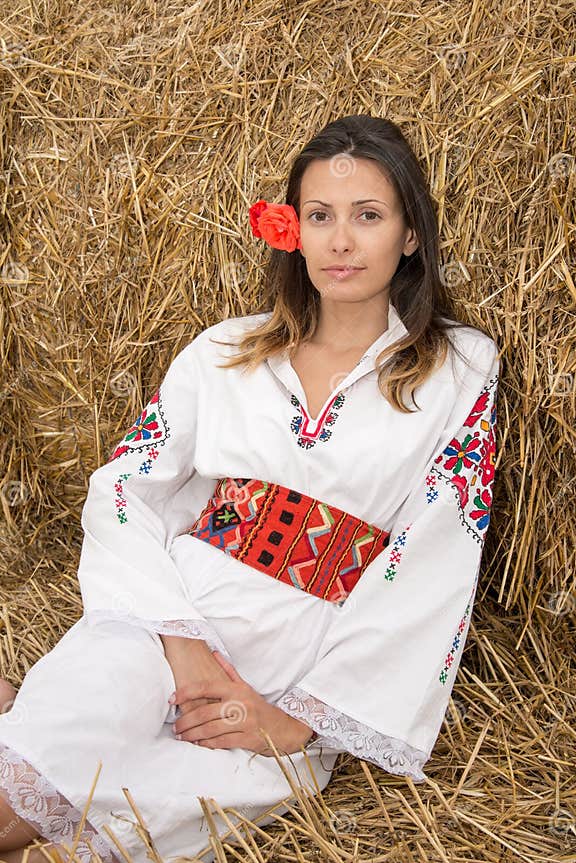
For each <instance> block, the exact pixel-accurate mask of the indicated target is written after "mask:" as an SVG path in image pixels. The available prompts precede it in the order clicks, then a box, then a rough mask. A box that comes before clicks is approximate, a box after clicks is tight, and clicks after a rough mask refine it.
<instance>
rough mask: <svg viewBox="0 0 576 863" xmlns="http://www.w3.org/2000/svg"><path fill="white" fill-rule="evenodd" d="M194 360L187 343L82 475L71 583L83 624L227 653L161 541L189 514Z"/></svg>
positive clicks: (196, 372)
mask: <svg viewBox="0 0 576 863" xmlns="http://www.w3.org/2000/svg"><path fill="white" fill-rule="evenodd" d="M197 365H198V359H197V357H196V355H195V343H194V341H193V342H191V343H190V344H189V345H187V346H186V347H185V348H184V349H183V350H182V351H181V352H180V353H179V354H178V355H177V356H176V358H175V359H174V360H173V361H172V364H171V365H170V367H169V369H168V372H167V373H166V376H165V378H164V380H163V381H162V383H161V384H160V386H159V388H158V389H157V390H156V392H155V393H154V394H153V395H152V397H151V399H150V400H149V402H148V403H147V405H146V406H145V407H144V409H143V410H142V411H141V413H140V414H139V416H138V417H137V418H136V420H135V421H134V423H133V424H132V425H131V426H130V428H129V429H128V430H127V431H126V433H125V435H124V437H123V438H122V440H121V441H120V442H119V444H118V445H117V446H116V447H115V448H114V450H113V451H112V453H111V454H110V457H109V458H108V461H107V462H106V463H105V464H103V465H102V466H101V467H99V468H97V470H95V471H94V473H93V474H92V475H91V477H90V482H89V488H88V494H87V497H86V501H85V504H84V507H83V510H82V518H81V521H82V527H83V529H84V540H83V544H82V550H81V555H80V563H79V568H78V580H79V583H80V589H81V593H82V601H83V604H84V613H85V615H86V618H87V620H88V623H90V624H92V623H97V622H98V621H99V620H111V619H112V620H114V619H121V620H123V621H124V622H126V623H131V624H134V625H137V626H142V627H144V628H147V629H149V630H151V631H154V632H158V633H162V634H167V635H180V636H184V637H187V638H200V639H203V640H205V641H206V642H207V643H208V645H209V646H210V647H211V648H212V649H218V650H221V651H222V653H223V654H224V656H226V657H228V658H229V653H228V651H227V650H226V647H225V645H224V644H223V643H222V641H221V639H220V637H219V636H218V634H217V632H216V631H215V630H214V629H213V627H212V626H211V624H209V623H208V622H207V621H206V619H205V618H204V617H203V615H202V614H200V612H199V611H198V610H197V609H196V608H195V607H194V605H193V603H192V602H191V601H190V599H189V597H188V595H187V590H186V584H185V582H184V581H183V579H182V577H181V575H180V572H179V571H178V568H177V566H176V563H175V561H174V560H173V558H172V557H171V555H170V543H171V541H172V539H173V538H174V537H175V536H176V535H177V534H178V533H180V532H181V531H182V530H184V528H185V527H186V525H187V524H188V523H189V520H190V517H191V501H192V497H191V493H190V480H191V479H192V478H193V476H194V474H195V473H196V471H195V468H194V453H195V441H196V426H197V392H198V381H199V370H198V368H197Z"/></svg>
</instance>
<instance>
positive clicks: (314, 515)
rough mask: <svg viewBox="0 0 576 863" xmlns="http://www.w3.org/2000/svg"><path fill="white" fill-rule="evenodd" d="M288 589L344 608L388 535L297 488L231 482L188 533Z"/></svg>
mask: <svg viewBox="0 0 576 863" xmlns="http://www.w3.org/2000/svg"><path fill="white" fill-rule="evenodd" d="M183 532H184V533H189V534H191V535H192V536H195V537H197V538H198V539H202V540H204V542H209V543H210V545H213V546H215V548H220V549H222V551H225V552H226V554H229V555H232V557H235V558H236V559H237V560H239V561H242V562H243V563H247V564H248V565H249V566H252V567H254V568H255V569H259V570H260V571H261V572H265V573H266V575H271V576H272V577H273V578H277V579H278V580H279V581H283V582H285V584H291V585H293V586H294V587H298V588H300V590H305V591H307V592H308V593H311V594H314V596H319V597H321V598H322V599H326V600H328V601H329V602H336V603H338V604H339V605H341V604H342V603H343V602H344V601H345V599H346V597H347V596H348V594H349V593H350V591H351V590H352V588H353V587H354V585H355V584H356V582H357V581H358V579H359V578H360V576H361V575H362V573H363V572H364V570H365V569H366V567H367V566H368V564H369V563H370V562H371V561H372V560H373V559H374V558H375V557H376V556H377V555H378V554H380V552H381V551H383V550H384V549H385V548H386V546H387V545H388V542H389V537H390V534H389V533H388V532H386V531H385V530H381V529H380V528H378V527H376V526H375V525H373V524H369V523H368V522H366V521H362V519H359V518H356V516H354V515H350V513H347V512H344V510H341V509H338V507H336V506H330V505H329V504H327V503H324V502H323V501H321V500H317V499H316V498H313V497H308V495H305V494H302V493H301V492H297V491H294V489H290V488H287V487H286V486H283V485H278V484H276V483H270V482H265V481H264V480H259V479H239V478H232V477H226V478H224V479H220V480H218V482H217V484H216V488H215V490H214V494H213V495H212V497H211V498H210V499H209V501H208V503H207V504H206V506H205V507H204V509H203V510H202V512H201V513H200V515H199V516H198V518H197V519H196V521H195V522H194V524H193V525H192V527H190V528H188V530H186V531H183Z"/></svg>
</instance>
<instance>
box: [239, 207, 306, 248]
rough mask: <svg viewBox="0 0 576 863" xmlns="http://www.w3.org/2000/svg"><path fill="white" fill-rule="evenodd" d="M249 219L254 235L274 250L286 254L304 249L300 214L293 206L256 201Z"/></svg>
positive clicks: (251, 208) (250, 211)
mask: <svg viewBox="0 0 576 863" xmlns="http://www.w3.org/2000/svg"><path fill="white" fill-rule="evenodd" d="M249 218H250V227H251V228H252V233H253V235H254V236H255V237H257V238H258V239H260V238H261V239H263V240H265V241H266V242H267V243H268V245H269V246H272V248H274V249H282V250H283V251H285V252H293V251H294V249H300V250H301V249H302V245H301V243H300V223H299V221H298V214H297V213H296V210H295V209H294V207H293V206H292V205H291V204H269V203H267V201H256V203H255V204H252V206H251V207H250V210H249Z"/></svg>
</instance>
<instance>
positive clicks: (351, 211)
mask: <svg viewBox="0 0 576 863" xmlns="http://www.w3.org/2000/svg"><path fill="white" fill-rule="evenodd" d="M360 202H364V203H360ZM298 215H299V220H300V238H301V243H302V254H303V255H304V257H305V258H306V267H307V270H308V275H309V277H310V280H311V282H312V284H313V285H314V286H315V287H316V289H317V290H318V291H319V293H320V294H321V296H322V297H323V298H326V299H328V300H331V301H342V302H357V301H358V300H369V299H371V298H373V297H375V296H377V295H378V294H381V293H382V292H384V293H385V294H386V295H387V294H388V286H389V284H390V280H391V279H392V276H393V275H394V273H395V271H396V267H397V266H398V261H399V260H400V255H401V254H405V255H410V254H412V252H413V251H414V250H415V249H416V248H417V246H418V241H417V239H416V235H415V233H414V232H413V231H412V230H411V229H410V228H408V227H407V226H406V223H405V221H404V218H403V214H402V208H401V203H400V199H399V198H398V196H397V194H396V191H395V189H394V186H393V185H392V183H390V182H389V180H388V179H387V178H386V176H385V175H384V174H383V173H382V171H381V170H380V168H379V167H378V166H377V165H376V163H375V162H373V161H372V160H370V159H354V158H352V157H351V156H348V155H346V154H341V155H338V156H333V157H332V158H331V159H316V160H315V161H313V162H311V163H310V164H309V165H308V167H307V168H306V170H305V172H304V174H303V176H302V182H301V187H300V212H299V214H298ZM330 267H354V268H355V269H354V270H353V271H352V272H351V273H350V274H346V273H345V272H342V271H336V270H330V269H328V268H330Z"/></svg>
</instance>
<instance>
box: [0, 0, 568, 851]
mask: <svg viewBox="0 0 576 863" xmlns="http://www.w3.org/2000/svg"><path fill="white" fill-rule="evenodd" d="M574 25H575V21H574V10H573V5H572V3H571V2H568V0H560V2H558V3H556V4H554V5H552V6H547V7H545V8H544V7H542V8H539V9H538V10H530V11H529V10H528V8H525V7H523V6H522V4H513V5H504V6H503V7H501V8H493V9H492V8H490V9H488V8H483V7H482V6H481V5H478V4H474V3H470V2H462V0H461V2H456V3H453V4H431V3H424V4H422V3H418V4H416V3H412V2H409V0H404V2H402V3H398V4H389V5H387V4H386V3H384V2H369V0H355V2H351V0H327V2H326V0H322V2H319V0H308V2H296V3H293V4H289V5H288V6H282V7H275V6H273V5H270V4H268V3H264V2H257V3H242V2H238V3H234V4H232V3H230V4H228V5H226V4H221V3H216V2H199V3H193V4H191V5H190V4H186V3H184V2H180V0H174V2H172V3H170V4H165V5H163V6H162V5H159V4H156V3H153V2H150V0H133V2H131V3H128V2H126V3H120V2H109V3H96V2H94V0H77V2H75V3H65V4H62V3H57V2H55V0H46V2H45V3H43V4H42V5H41V6H40V7H38V6H35V5H31V4H29V3H25V2H23V0H14V2H13V3H12V4H11V8H10V14H9V15H5V16H4V20H3V21H2V22H1V23H0V76H1V82H2V90H3V101H2V105H1V107H0V122H1V124H2V136H1V141H2V145H1V150H0V161H1V164H0V207H1V217H2V223H1V225H2V227H1V237H0V290H1V292H2V293H1V295H2V303H1V305H0V316H1V317H0V328H1V333H2V339H1V347H0V350H1V361H2V381H1V385H0V407H1V410H2V422H3V434H2V438H1V447H2V451H1V458H2V466H3V469H2V480H1V483H0V486H1V488H0V491H1V493H0V505H1V506H2V512H3V522H2V524H1V525H0V527H1V529H0V546H1V550H2V555H1V557H2V559H1V562H0V567H1V569H2V571H1V575H0V675H3V676H6V677H8V679H9V680H10V681H12V682H13V683H15V684H18V683H19V681H20V680H21V679H22V677H23V675H24V674H25V673H26V671H27V670H28V669H29V668H30V666H31V665H32V664H33V663H34V662H35V661H37V659H39V658H40V656H42V655H43V654H44V653H45V652H47V651H48V650H49V649H50V648H51V647H52V646H53V645H54V644H55V643H56V641H57V640H58V639H59V638H60V637H61V635H62V634H63V633H64V632H65V631H66V630H67V629H68V628H69V627H70V626H71V625H72V623H73V622H74V621H75V620H76V619H77V618H78V617H79V616H80V614H81V602H80V595H79V590H78V586H77V582H76V580H75V571H76V567H77V563H78V557H79V550H80V545H81V541H82V531H81V526H80V518H79V515H80V509H81V506H82V503H83V500H84V498H85V495H86V491H87V483H88V477H89V475H90V473H91V472H92V471H93V470H94V469H95V468H96V467H97V466H98V465H99V464H101V463H102V462H103V461H104V460H105V458H106V457H107V454H108V453H109V452H110V451H111V449H112V448H113V446H114V445H115V444H116V443H117V442H118V440H120V438H121V437H122V435H123V433H124V430H125V428H126V427H127V425H128V424H129V423H130V422H132V420H133V418H134V417H135V416H136V415H137V414H138V412H139V410H140V408H141V407H142V405H143V404H145V402H146V399H147V396H148V395H149V394H150V393H152V392H153V391H154V390H155V388H156V386H157V385H158V383H159V382H160V380H161V378H162V376H163V374H164V372H165V371H166V369H167V367H168V364H169V362H170V359H171V358H172V357H173V356H174V355H175V353H176V352H177V351H178V350H179V349H180V348H181V347H183V346H184V344H185V343H187V342H188V341H189V340H190V339H191V338H192V337H193V335H194V334H195V333H196V332H197V331H198V330H200V329H202V328H204V327H206V326H209V325H210V324H212V323H214V322H216V321H218V320H220V319H222V318H225V317H228V316H230V315H241V314H248V313H250V312H253V311H259V310H260V306H259V302H260V294H259V281H258V278H259V268H260V266H261V264H262V262H263V256H264V255H265V254H266V251H265V249H264V248H263V245H260V244H255V243H254V242H253V239H252V238H251V234H250V230H249V225H248V218H247V209H248V206H249V204H250V203H252V202H254V201H255V200H257V199H259V198H266V199H268V200H278V201H281V200H282V194H283V191H284V189H283V182H284V178H285V176H286V172H287V169H288V166H289V164H290V161H291V159H292V157H293V156H294V155H295V153H296V152H297V151H298V149H299V148H300V146H301V145H302V144H303V143H304V142H305V141H306V140H307V139H308V138H309V136H310V134H311V131H312V130H315V129H319V128H321V126H323V125H324V124H325V123H326V122H328V121H329V120H331V119H333V118H335V117H336V116H340V115H344V114H349V113H365V112H368V113H375V114H381V115H385V116H388V117H390V118H391V119H393V120H395V121H396V122H398V123H400V124H401V125H402V127H403V129H404V130H405V131H406V134H407V136H408V137H409V139H410V140H411V142H412V144H413V146H414V148H415V150H416V151H417V153H418V154H419V156H420V157H421V158H422V160H423V162H424V164H425V165H426V167H427V169H428V173H429V177H430V182H431V187H432V190H433V193H434V196H435V198H436V200H437V201H438V204H439V218H440V230H441V238H442V255H443V265H444V267H445V272H446V273H449V274H450V288H451V292H452V294H453V296H454V297H455V299H456V303H457V308H458V312H459V317H460V318H461V319H462V320H466V321H467V322H469V323H471V324H472V325H479V326H481V327H482V328H484V329H486V330H487V331H489V332H491V333H492V335H493V337H494V338H495V340H496V341H497V342H498V343H499V344H500V345H501V347H502V349H503V352H502V377H501V383H500V391H499V413H498V452H499V455H498V463H497V480H496V485H495V491H496V495H495V501H494V506H493V515H492V524H491V529H490V531H489V533H488V537H487V543H486V547H485V553H484V560H483V576H482V578H481V581H480V586H479V591H478V596H477V601H476V606H475V615H474V620H473V622H472V627H471V631H470V636H469V640H468V642H467V646H466V650H465V655H464V657H463V660H462V665H461V668H460V670H459V674H458V678H457V683H456V685H455V688H454V692H453V702H452V706H451V709H450V711H449V715H447V718H446V722H445V724H444V726H443V729H442V732H441V735H440V738H439V741H438V743H437V746H436V748H435V751H434V755H433V758H432V760H431V762H429V764H428V772H429V774H430V775H431V776H433V781H431V782H430V784H428V785H426V786H424V787H419V788H416V787H415V786H414V784H413V783H412V782H411V781H405V780H404V779H403V778H399V777H394V776H391V775H385V774H384V773H383V772H382V771H378V770H377V769H375V768H373V767H372V766H368V765H367V764H366V763H363V762H359V761H357V760H355V759H353V758H352V757H350V756H341V758H340V760H339V763H338V766H337V769H336V770H335V772H334V775H333V778H332V781H331V783H330V785H329V786H328V788H327V789H326V790H325V792H324V793H323V795H321V796H320V797H319V798H315V799H314V798H313V799H311V800H308V801H306V800H300V801H299V804H298V807H297V810H296V812H295V813H294V814H293V815H291V816H284V817H282V818H280V817H279V819H278V824H277V825H276V826H273V827H269V828H266V829H264V828H259V829H258V832H257V835H256V839H255V840H249V841H250V842H253V841H256V842H257V844H258V846H259V849H260V850H259V854H261V855H262V857H261V858H260V859H263V860H270V861H272V860H281V859H282V860H285V859H302V860H304V859H305V860H319V859H329V860H334V861H344V860H346V861H347V860H349V859H351V858H350V855H351V854H354V855H356V856H355V857H354V859H357V860H365V859H374V860H376V859H382V860H384V859H385V860H387V861H392V860H402V861H403V863H404V861H412V860H414V861H417V860H418V861H424V860H426V861H436V860H438V861H447V860H451V861H452V860H460V859H462V860H464V859H465V860H475V859H482V860H485V861H512V860H514V861H516V860H518V859H520V860H535V859H546V860H567V859H574V848H575V844H574V843H575V841H576V794H575V787H574V782H573V779H572V781H569V780H570V778H571V777H573V765H574V727H575V723H574V715H575V707H576V691H575V686H574V677H573V672H572V668H571V659H572V658H573V649H574V618H575V612H576V599H575V593H574V554H575V552H574V549H575V545H576V544H575V541H574V540H575V526H574V518H573V517H572V518H566V515H568V514H571V515H573V513H574V510H573V507H571V504H572V502H573V500H574V492H575V491H576V473H575V457H574V453H575V446H574V443H575V441H574V438H575V433H574V428H575V416H574V414H575V399H576V388H575V386H574V371H575V368H574V367H575V352H574V341H575V327H574V320H575V316H574V311H575V301H576V286H575V283H574V272H575V271H576V266H575V265H576V253H575V251H574V249H575V236H574V235H575V228H574V225H575V223H576V219H575V213H574V188H575V185H576V162H575V156H574V154H575V141H574V128H575V122H574V121H575V116H574V114H575V100H574V77H575V71H576V65H575V61H574V51H573V42H572V34H573V32H574ZM341 32H344V33H345V34H346V39H345V41H344V42H343V41H342V37H341ZM222 841H223V842H225V841H226V840H222ZM221 848H224V845H223V844H222V845H221ZM228 853H231V852H228ZM236 854H237V855H238V859H246V860H248V859H254V858H255V857H256V855H257V852H256V850H255V849H254V848H252V849H251V850H247V849H246V848H244V849H243V850H240V851H237V852H236ZM243 855H245V856H243ZM375 855H381V856H380V857H378V856H375ZM222 859H223V858H222Z"/></svg>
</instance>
